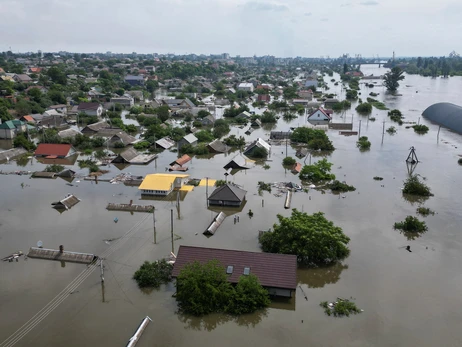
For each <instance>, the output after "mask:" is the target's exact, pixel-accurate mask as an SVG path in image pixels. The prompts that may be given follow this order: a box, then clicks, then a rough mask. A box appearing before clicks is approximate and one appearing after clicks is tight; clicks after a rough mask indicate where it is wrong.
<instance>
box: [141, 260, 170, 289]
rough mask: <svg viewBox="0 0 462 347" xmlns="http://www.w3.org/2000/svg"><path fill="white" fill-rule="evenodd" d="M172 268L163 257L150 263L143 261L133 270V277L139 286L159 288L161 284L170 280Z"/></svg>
mask: <svg viewBox="0 0 462 347" xmlns="http://www.w3.org/2000/svg"><path fill="white" fill-rule="evenodd" d="M172 270H173V265H172V264H170V263H168V262H167V261H166V260H165V259H162V260H159V261H155V262H152V263H150V262H148V261H145V262H144V263H143V265H141V267H140V268H139V269H138V270H137V271H136V272H135V274H134V275H133V279H134V280H135V281H136V283H138V286H139V287H141V288H143V287H153V288H159V286H160V285H161V284H165V283H168V282H170V279H171V276H172Z"/></svg>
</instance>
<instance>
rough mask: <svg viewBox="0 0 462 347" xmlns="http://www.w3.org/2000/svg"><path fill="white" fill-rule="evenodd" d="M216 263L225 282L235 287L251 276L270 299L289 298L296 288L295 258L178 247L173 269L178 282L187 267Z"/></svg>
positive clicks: (173, 275)
mask: <svg viewBox="0 0 462 347" xmlns="http://www.w3.org/2000/svg"><path fill="white" fill-rule="evenodd" d="M210 260H218V261H219V262H220V264H221V265H222V266H223V271H224V272H226V274H227V277H228V281H229V282H231V283H233V284H236V283H237V282H238V281H239V278H240V277H241V276H246V275H249V274H253V275H255V276H256V277H257V278H258V281H259V282H260V284H261V285H262V286H263V287H264V288H266V289H267V290H268V292H269V294H270V295H275V296H282V297H287V298H290V297H292V293H294V292H295V290H296V288H297V256H295V255H289V254H274V253H264V252H247V251H239V250H231V249H218V248H206V247H192V246H185V245H181V246H180V248H179V250H178V254H177V256H176V261H175V264H174V266H173V272H172V277H174V278H177V277H178V275H179V274H180V272H181V270H182V269H183V267H184V266H185V265H186V264H190V263H192V262H194V261H198V262H200V263H202V264H205V263H207V262H208V261H210Z"/></svg>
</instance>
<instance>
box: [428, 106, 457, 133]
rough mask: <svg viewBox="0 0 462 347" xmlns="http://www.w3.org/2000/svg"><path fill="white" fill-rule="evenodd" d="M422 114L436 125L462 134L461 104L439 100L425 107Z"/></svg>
mask: <svg viewBox="0 0 462 347" xmlns="http://www.w3.org/2000/svg"><path fill="white" fill-rule="evenodd" d="M422 115H423V116H424V117H425V118H427V119H428V120H430V121H432V122H434V123H436V124H438V125H441V126H444V127H446V128H448V129H451V130H453V131H455V132H457V133H459V134H462V106H458V105H455V104H451V103H449V102H439V103H437V104H433V105H431V106H430V107H428V108H427V109H425V111H423V113H422Z"/></svg>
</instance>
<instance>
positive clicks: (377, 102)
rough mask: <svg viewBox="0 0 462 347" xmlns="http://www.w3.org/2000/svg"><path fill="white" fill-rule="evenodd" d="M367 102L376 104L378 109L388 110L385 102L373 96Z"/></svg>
mask: <svg viewBox="0 0 462 347" xmlns="http://www.w3.org/2000/svg"><path fill="white" fill-rule="evenodd" d="M367 102H368V103H370V104H371V105H372V106H374V107H375V108H376V109H378V110H388V108H387V107H386V106H385V104H384V103H383V102H380V101H378V100H375V99H373V98H367Z"/></svg>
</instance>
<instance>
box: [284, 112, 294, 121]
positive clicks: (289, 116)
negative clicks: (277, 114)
mask: <svg viewBox="0 0 462 347" xmlns="http://www.w3.org/2000/svg"><path fill="white" fill-rule="evenodd" d="M282 119H284V120H285V121H286V122H290V121H291V120H294V119H297V115H295V114H293V113H290V112H284V114H283V115H282Z"/></svg>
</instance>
